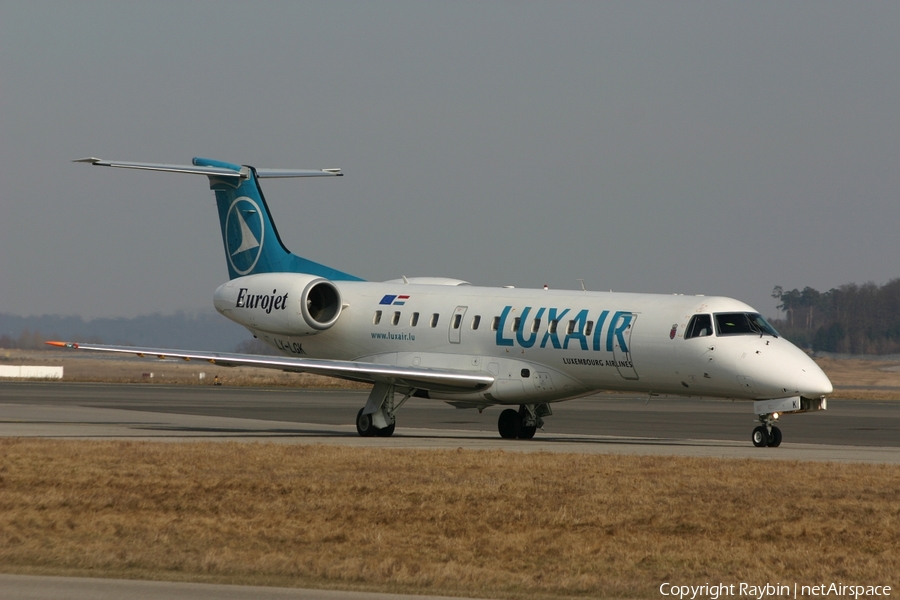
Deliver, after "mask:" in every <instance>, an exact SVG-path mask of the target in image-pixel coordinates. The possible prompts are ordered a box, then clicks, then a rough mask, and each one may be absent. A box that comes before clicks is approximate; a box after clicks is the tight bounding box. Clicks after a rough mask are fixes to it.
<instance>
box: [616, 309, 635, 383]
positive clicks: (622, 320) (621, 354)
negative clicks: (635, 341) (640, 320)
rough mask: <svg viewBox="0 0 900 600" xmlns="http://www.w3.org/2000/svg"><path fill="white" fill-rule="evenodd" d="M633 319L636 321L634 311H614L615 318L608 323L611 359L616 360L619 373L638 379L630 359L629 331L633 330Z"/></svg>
mask: <svg viewBox="0 0 900 600" xmlns="http://www.w3.org/2000/svg"><path fill="white" fill-rule="evenodd" d="M635 321H637V314H636V313H616V319H615V320H614V321H613V322H612V324H611V325H610V335H611V336H612V340H613V359H614V360H615V361H616V369H618V371H619V375H621V376H622V377H623V378H625V379H638V374H637V371H636V370H635V369H634V362H633V361H632V359H631V332H632V331H633V330H634V322H635Z"/></svg>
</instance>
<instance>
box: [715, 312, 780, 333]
mask: <svg viewBox="0 0 900 600" xmlns="http://www.w3.org/2000/svg"><path fill="white" fill-rule="evenodd" d="M715 317H716V333H718V334H719V335H758V336H763V335H771V336H772V337H778V332H777V331H775V328H774V327H772V326H771V325H769V324H768V323H767V322H766V320H765V319H764V318H762V315H759V314H756V313H717V314H716V315H715Z"/></svg>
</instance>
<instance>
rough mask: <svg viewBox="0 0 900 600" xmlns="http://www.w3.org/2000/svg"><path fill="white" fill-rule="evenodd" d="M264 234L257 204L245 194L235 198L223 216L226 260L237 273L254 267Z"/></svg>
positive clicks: (246, 272)
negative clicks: (226, 213)
mask: <svg viewBox="0 0 900 600" xmlns="http://www.w3.org/2000/svg"><path fill="white" fill-rule="evenodd" d="M265 235H266V231H265V227H264V226H263V218H262V211H261V210H260V208H259V205H258V204H257V203H256V202H254V201H253V200H251V199H250V198H248V197H247V196H241V197H240V198H235V199H234V201H233V202H232V203H231V206H230V207H229V208H228V215H227V216H226V217H225V244H226V250H227V254H228V262H229V263H231V267H232V268H233V269H234V270H235V271H236V272H237V273H238V275H246V274H248V273H250V272H251V271H252V270H253V268H254V267H256V263H257V262H258V261H259V257H260V255H261V254H262V249H263V242H264V240H265Z"/></svg>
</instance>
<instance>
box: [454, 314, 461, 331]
mask: <svg viewBox="0 0 900 600" xmlns="http://www.w3.org/2000/svg"><path fill="white" fill-rule="evenodd" d="M460 321H462V315H453V329H459V322H460Z"/></svg>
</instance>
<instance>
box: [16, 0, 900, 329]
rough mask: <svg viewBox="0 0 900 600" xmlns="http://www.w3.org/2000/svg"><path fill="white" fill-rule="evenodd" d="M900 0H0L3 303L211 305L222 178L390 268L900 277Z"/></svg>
mask: <svg viewBox="0 0 900 600" xmlns="http://www.w3.org/2000/svg"><path fill="white" fill-rule="evenodd" d="M898 32H900V3H888V2H885V3H874V2H869V3H863V4H859V3H829V2H819V1H816V2H792V3H784V2H741V3H738V2H731V3H723V2H677V3H675V2H632V1H629V2H617V3H599V2H585V3H559V2H541V3H525V2H519V1H516V2H488V3H469V2H445V3H436V2H378V1H370V2H353V3H350V2H340V1H335V0H329V1H327V2H317V3H309V2H283V3H282V2H245V3H229V2H200V1H197V2H168V3H162V2H144V3H137V2H127V3H125V2H119V1H116V2H49V3H45V2H38V1H33V0H29V1H28V2H10V1H6V0H0V152H2V154H0V190H2V191H0V312H6V313H12V314H18V315H23V316H26V315H38V314H44V313H59V314H79V315H82V316H85V317H98V316H127V317H130V316H136V315H142V314H149V313H154V312H162V313H171V312H173V311H176V310H196V309H200V308H204V307H210V306H211V304H212V293H213V291H214V290H215V288H216V287H217V286H218V285H219V284H221V283H223V282H224V281H225V279H226V278H227V269H226V259H225V252H224V250H223V247H222V242H221V235H220V229H219V224H218V219H217V216H216V210H215V203H214V199H213V196H212V192H210V191H209V189H208V184H207V181H206V179H205V178H203V177H199V176H189V175H181V174H170V173H147V172H136V171H124V170H117V169H105V168H98V167H90V166H87V165H82V164H74V163H72V162H70V161H71V160H72V159H76V158H80V157H83V156H98V157H101V158H106V159H119V160H132V161H147V162H170V163H189V162H190V160H191V158H192V157H194V156H205V157H210V158H216V159H220V160H225V161H229V162H235V163H241V164H250V165H254V166H256V167H266V168H328V167H340V168H342V169H343V170H344V172H345V174H346V176H345V177H343V178H342V179H314V180H275V181H272V180H266V181H263V190H264V192H265V193H266V197H267V200H268V201H269V204H270V207H271V209H272V212H273V214H274V217H275V222H276V224H277V226H278V229H279V233H280V234H281V237H282V239H283V240H284V242H285V244H286V245H287V246H288V248H290V249H291V250H292V251H294V252H295V253H297V254H300V255H302V256H305V257H307V258H310V259H313V260H316V261H318V262H323V263H325V264H327V265H329V266H332V267H335V268H337V269H340V270H343V271H346V272H349V273H353V274H355V275H358V276H360V277H363V278H365V279H370V280H385V279H392V278H397V277H400V276H401V275H407V276H422V275H433V276H445V277H456V278H460V279H465V280H467V281H470V282H472V283H475V284H479V285H515V286H520V287H539V286H541V285H543V284H548V285H550V286H551V287H553V288H580V284H579V283H578V281H577V280H578V279H584V281H585V285H586V286H587V288H588V289H594V290H609V289H612V290H616V291H633V292H661V293H685V294H708V295H725V296H731V297H735V298H738V299H741V300H744V301H746V302H748V303H750V304H751V305H754V306H756V307H757V308H758V309H759V310H761V311H762V312H763V313H764V314H765V315H767V316H773V315H775V314H776V312H777V311H776V310H775V305H776V302H775V301H773V300H772V299H771V298H770V297H769V294H770V293H771V291H772V288H773V287H774V286H775V285H782V286H784V287H785V288H794V287H798V288H801V289H802V288H803V287H804V286H812V287H814V288H817V289H819V290H822V291H824V290H827V289H830V288H832V287H836V286H839V285H841V284H844V283H849V282H857V283H863V282H866V281H874V282H876V283H878V284H883V283H885V282H887V281H888V280H890V279H893V278H896V277H900V260H898V258H900V249H898V246H900V235H898V232H900V202H898V192H900V66H898V65H900V62H898V59H900V35H898Z"/></svg>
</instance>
